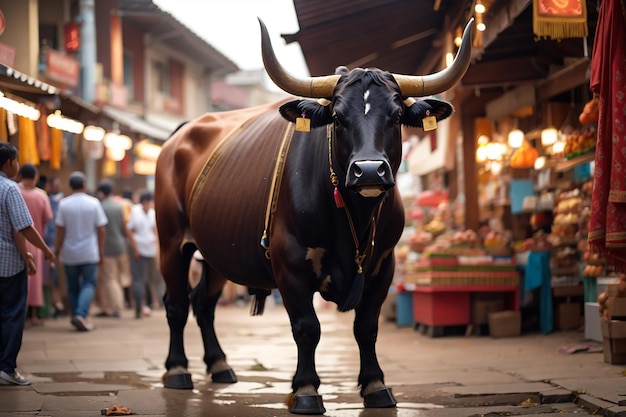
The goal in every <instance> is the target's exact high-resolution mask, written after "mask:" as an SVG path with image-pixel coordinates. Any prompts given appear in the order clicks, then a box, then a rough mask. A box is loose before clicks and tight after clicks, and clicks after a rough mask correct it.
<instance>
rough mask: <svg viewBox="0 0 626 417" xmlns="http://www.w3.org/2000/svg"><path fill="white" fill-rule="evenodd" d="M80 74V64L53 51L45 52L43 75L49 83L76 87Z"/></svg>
mask: <svg viewBox="0 0 626 417" xmlns="http://www.w3.org/2000/svg"><path fill="white" fill-rule="evenodd" d="M79 72H80V63H79V62H78V61H77V60H75V59H74V58H71V57H69V56H67V55H63V54H62V53H60V52H57V51H55V50H53V49H50V50H49V51H47V52H46V71H45V75H46V77H47V78H48V79H50V81H56V82H58V83H60V84H63V85H65V86H68V87H76V86H77V85H78V78H79Z"/></svg>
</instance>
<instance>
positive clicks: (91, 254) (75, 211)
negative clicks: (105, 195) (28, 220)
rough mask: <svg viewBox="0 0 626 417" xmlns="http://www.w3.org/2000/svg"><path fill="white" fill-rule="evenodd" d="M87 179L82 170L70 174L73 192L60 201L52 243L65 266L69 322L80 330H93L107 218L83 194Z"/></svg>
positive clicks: (100, 209) (93, 201)
mask: <svg viewBox="0 0 626 417" xmlns="http://www.w3.org/2000/svg"><path fill="white" fill-rule="evenodd" d="M86 187H87V182H86V179H85V175H84V174H83V173H81V172H73V173H72V174H70V188H71V189H72V194H70V195H69V196H67V197H65V198H63V199H62V200H61V201H60V202H59V208H58V211H57V216H56V220H55V223H56V225H57V235H56V242H55V245H54V248H55V252H56V255H57V257H59V255H60V259H61V263H62V264H63V267H64V269H65V277H66V279H67V292H68V299H69V304H70V309H71V310H72V320H71V323H72V325H73V326H74V327H75V328H76V329H77V330H79V331H83V332H85V331H89V330H93V328H94V326H93V324H91V323H89V322H88V321H87V316H88V315H89V308H90V307H91V302H92V301H93V296H94V292H95V289H96V281H97V278H98V265H99V264H101V262H102V260H103V253H104V239H105V233H106V232H105V225H106V224H107V217H106V214H105V213H104V210H103V209H102V205H101V204H100V201H98V199H97V198H95V197H91V196H89V195H87V194H86V193H85V190H86Z"/></svg>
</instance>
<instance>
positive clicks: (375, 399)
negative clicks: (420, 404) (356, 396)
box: [363, 388, 398, 408]
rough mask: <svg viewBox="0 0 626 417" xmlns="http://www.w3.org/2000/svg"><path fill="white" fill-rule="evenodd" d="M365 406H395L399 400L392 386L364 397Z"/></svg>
mask: <svg viewBox="0 0 626 417" xmlns="http://www.w3.org/2000/svg"><path fill="white" fill-rule="evenodd" d="M363 404H364V405H365V408H391V407H395V406H396V404H398V402H397V401H396V399H395V397H394V396H393V394H392V393H391V388H385V389H381V390H380V391H374V392H372V393H370V394H367V395H366V396H365V397H363Z"/></svg>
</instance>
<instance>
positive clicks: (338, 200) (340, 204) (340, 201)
mask: <svg viewBox="0 0 626 417" xmlns="http://www.w3.org/2000/svg"><path fill="white" fill-rule="evenodd" d="M333 196H334V197H335V205H336V206H337V208H344V207H345V205H346V204H345V203H344V202H343V197H341V193H340V192H339V190H338V189H337V187H335V191H334V193H333Z"/></svg>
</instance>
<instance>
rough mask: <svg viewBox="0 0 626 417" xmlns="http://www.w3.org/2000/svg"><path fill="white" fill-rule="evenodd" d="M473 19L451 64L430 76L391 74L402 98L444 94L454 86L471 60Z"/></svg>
mask: <svg viewBox="0 0 626 417" xmlns="http://www.w3.org/2000/svg"><path fill="white" fill-rule="evenodd" d="M473 24H474V18H472V19H470V21H469V22H467V25H466V26H465V30H464V31H463V40H462V42H461V47H460V48H459V51H458V52H457V54H456V57H455V58H454V61H453V62H452V64H451V65H450V66H449V67H448V68H445V69H443V70H441V71H439V72H437V73H435V74H430V75H424V76H419V75H398V74H393V77H394V78H395V79H396V82H397V83H398V85H399V86H400V92H401V94H402V97H405V98H406V97H424V96H430V95H432V94H438V93H441V92H444V91H446V90H448V89H449V88H451V87H452V86H454V85H455V84H456V83H457V82H458V81H459V80H460V79H461V78H463V75H465V71H467V68H468V67H469V64H470V60H471V58H472V33H471V32H472V26H473Z"/></svg>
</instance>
